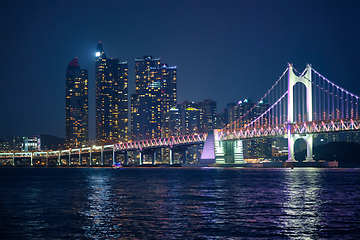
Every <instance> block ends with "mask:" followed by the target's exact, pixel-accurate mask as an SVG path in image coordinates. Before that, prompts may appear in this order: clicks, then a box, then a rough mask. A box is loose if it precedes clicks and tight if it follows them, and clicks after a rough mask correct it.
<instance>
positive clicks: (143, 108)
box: [131, 56, 177, 140]
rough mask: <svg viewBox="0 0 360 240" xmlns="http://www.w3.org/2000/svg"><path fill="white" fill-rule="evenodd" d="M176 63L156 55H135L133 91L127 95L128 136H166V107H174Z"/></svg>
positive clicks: (141, 137)
mask: <svg viewBox="0 0 360 240" xmlns="http://www.w3.org/2000/svg"><path fill="white" fill-rule="evenodd" d="M176 75H177V67H176V66H171V67H169V66H168V65H167V64H162V63H161V62H160V58H152V57H151V56H144V58H137V59H135V94H132V95H131V139H132V140H142V139H143V140H144V139H153V138H158V137H168V136H170V135H171V130H170V128H171V127H170V125H171V124H170V109H172V108H174V107H176V100H177V91H176V81H177V78H176Z"/></svg>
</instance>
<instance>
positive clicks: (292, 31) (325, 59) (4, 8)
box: [0, 1, 360, 139]
mask: <svg viewBox="0 0 360 240" xmlns="http://www.w3.org/2000/svg"><path fill="white" fill-rule="evenodd" d="M29 2H30V3H29ZM29 2H25V1H2V2H1V8H0V9H1V10H0V11H1V14H0V15H1V22H2V23H4V22H7V23H8V24H6V25H2V27H1V42H2V43H3V46H7V47H6V48H4V49H3V54H2V55H1V62H0V63H1V64H0V66H1V72H2V73H3V74H2V76H1V79H0V111H1V120H0V121H1V122H0V138H3V137H5V136H15V135H22V136H29V135H34V134H36V135H37V134H51V135H54V136H58V137H63V138H64V136H65V122H64V116H65V101H64V92H65V91H64V89H65V83H64V80H63V79H64V72H65V69H66V65H67V64H68V62H69V61H70V60H71V59H74V58H75V57H78V59H79V61H80V62H81V66H82V67H83V68H84V69H89V118H90V119H89V126H92V125H93V124H94V122H95V120H94V116H95V112H94V109H95V107H94V106H95V100H94V99H95V90H94V89H95V87H94V86H95V79H94V76H95V74H94V67H93V66H94V56H95V47H94V46H96V44H97V43H98V42H99V41H102V42H103V43H104V44H105V45H106V47H105V50H106V51H107V52H109V53H110V52H111V54H110V55H111V56H112V57H115V58H119V59H121V60H126V61H128V62H129V77H128V79H129V95H130V94H132V93H134V92H135V83H134V82H135V74H134V61H133V60H134V59H135V58H136V57H139V56H144V55H146V54H150V55H153V56H156V57H158V56H159V57H161V59H165V60H166V61H167V62H166V63H168V65H169V66H173V65H177V67H178V69H179V72H178V78H179V81H178V93H177V95H178V97H177V99H178V102H179V103H181V102H183V101H186V100H188V101H195V102H199V101H203V100H204V99H212V100H214V101H217V103H218V112H221V111H222V109H224V108H225V106H226V104H227V103H230V102H237V101H238V100H240V99H243V98H249V97H250V98H253V99H254V100H255V101H257V100H258V99H260V98H261V97H262V95H263V94H264V93H265V92H266V91H267V89H268V88H269V87H270V86H271V85H272V83H273V82H274V81H276V79H277V78H278V77H279V76H280V75H281V73H282V72H283V71H284V70H285V68H286V64H287V63H288V62H291V63H293V64H294V67H295V68H298V69H299V70H300V69H303V68H304V67H305V64H306V63H311V64H312V65H313V67H314V69H316V70H317V71H319V72H321V73H322V74H323V75H324V76H325V77H327V78H328V79H330V80H332V81H333V82H335V83H337V84H338V85H340V86H341V87H343V88H345V89H348V90H350V91H352V92H353V93H354V94H357V95H359V94H360V72H359V71H358V66H360V57H359V56H360V46H359V42H360V14H359V9H360V8H359V6H360V3H359V2H358V1H345V2H343V1H332V2H328V1H317V2H308V1H292V2H285V1H271V2H266V1H254V2H251V3H250V2H246V1H239V2H231V1H229V2H227V1H226V2H225V3H224V2H221V1H207V2H205V1H195V2H190V1H173V2H170V3H169V2H163V1H154V2H151V3H150V2H140V1H135V3H134V2H130V1H129V2H127V1H124V2H119V3H115V2H112V1H105V3H101V2H96V1H94V2H91V4H87V5H86V6H84V7H83V8H81V6H82V4H83V2H81V1H75V2H73V3H71V4H73V6H74V8H72V9H77V11H75V10H68V6H67V5H68V4H69V3H67V2H65V3H63V2H60V1H51V2H49V3H48V2H45V1H44V2H43V1H29ZM165 9H166V10H167V11H164V10H165ZM288 9H291V11H290V10H288ZM101 11H103V12H106V16H108V17H109V18H110V19H107V20H106V19H105V20H103V19H100V18H99V16H98V13H99V12H101ZM174 13H177V14H174ZM259 13H260V15H259ZM64 15H66V16H68V17H67V18H63V16H64ZM115 16H116V17H115ZM306 16H310V17H306ZM116 18H118V20H119V21H115V22H116V23H114V24H108V25H106V24H104V23H105V22H106V23H108V22H111V19H112V20H114V19H116ZM145 20H148V22H146V21H145ZM113 22H114V21H113ZM145 22H146V23H148V25H147V24H145ZM101 24H103V25H104V26H105V27H104V28H103V29H101V30H99V31H96V32H95V31H94V30H93V29H94V27H98V26H100V25H101ZM146 25H147V26H146ZM79 27H80V28H81V31H79ZM97 29H99V28H97ZM113 29H118V30H121V31H119V32H121V34H119V35H117V34H115V35H114V34H112V32H113V31H112V30H113ZM134 29H137V30H134ZM75 30H76V31H75ZM76 32H78V33H76ZM80 32H81V34H80ZM163 32H166V34H164V33H163ZM65 33H69V35H68V36H72V37H71V38H67V37H62V36H63V35H64V36H67V35H66V34H65ZM74 34H75V35H74ZM74 36H75V37H74ZM254 82H256V83H258V84H254ZM19 86H20V87H19ZM199 86H202V87H201V88H200V87H199ZM23 116H32V117H28V118H25V119H24V118H23ZM33 116H35V117H33ZM94 131H95V130H94V129H91V128H90V129H89V135H90V139H94V136H95V134H94Z"/></svg>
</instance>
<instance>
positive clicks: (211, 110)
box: [198, 99, 217, 133]
mask: <svg viewBox="0 0 360 240" xmlns="http://www.w3.org/2000/svg"><path fill="white" fill-rule="evenodd" d="M198 106H199V108H200V109H201V115H202V116H201V120H202V121H201V123H200V124H201V130H200V131H201V132H202V133H209V132H213V130H214V129H215V126H216V116H217V114H216V101H212V100H210V99H206V100H205V101H204V102H199V103H198Z"/></svg>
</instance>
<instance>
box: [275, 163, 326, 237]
mask: <svg viewBox="0 0 360 240" xmlns="http://www.w3.org/2000/svg"><path fill="white" fill-rule="evenodd" d="M286 170H287V171H286V172H285V179H284V190H283V191H284V195H285V198H284V202H283V212H284V213H285V214H284V215H283V216H281V217H280V218H279V220H280V221H279V227H280V228H282V229H283V230H284V233H285V234H286V235H288V236H289V237H291V238H293V239H297V238H304V237H305V238H311V237H316V236H317V231H318V230H317V229H319V228H321V225H320V224H319V223H320V222H321V219H322V213H321V211H319V210H320V206H321V205H323V204H325V201H326V199H323V197H322V187H323V179H322V178H321V172H320V171H319V169H312V168H310V169H305V168H297V169H290V168H289V169H286Z"/></svg>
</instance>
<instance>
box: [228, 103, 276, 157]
mask: <svg viewBox="0 0 360 240" xmlns="http://www.w3.org/2000/svg"><path fill="white" fill-rule="evenodd" d="M268 107H269V104H268V103H267V102H264V101H261V102H260V103H259V104H258V105H257V106H255V103H254V102H253V101H252V99H251V98H245V99H243V100H240V101H239V102H238V103H237V104H235V103H229V104H228V105H227V110H226V113H227V121H228V122H227V124H231V123H233V122H235V121H238V119H240V118H241V120H240V121H239V122H238V124H237V127H245V126H246V125H247V124H249V123H250V122H251V121H253V120H254V119H256V118H257V117H259V116H260V115H261V114H262V113H263V112H264V111H266V109H268ZM250 109H253V110H252V111H250ZM249 111H250V112H249ZM243 151H244V157H245V158H267V157H271V155H272V153H271V139H253V140H246V141H244V144H243Z"/></svg>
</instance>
